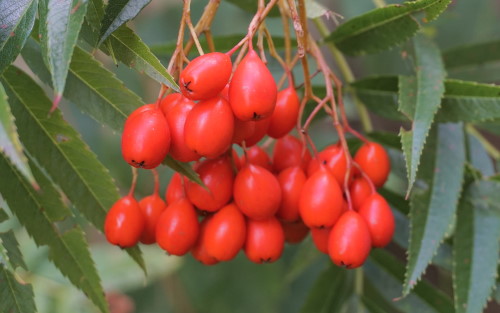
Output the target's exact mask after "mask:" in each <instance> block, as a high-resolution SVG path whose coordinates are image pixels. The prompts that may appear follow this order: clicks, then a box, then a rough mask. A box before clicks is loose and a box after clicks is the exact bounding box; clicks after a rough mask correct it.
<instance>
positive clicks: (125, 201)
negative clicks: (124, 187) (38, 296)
mask: <svg viewBox="0 0 500 313" xmlns="http://www.w3.org/2000/svg"><path fill="white" fill-rule="evenodd" d="M144 224H145V221H144V216H143V215H142V212H141V208H140V207H139V203H138V202H137V201H136V200H135V199H134V197H132V196H131V195H128V196H125V197H123V198H121V199H120V200H118V201H116V202H115V204H113V206H112V207H111V209H110V210H109V212H108V213H107V215H106V219H105V221H104V234H105V235H106V239H107V240H108V242H109V243H111V244H114V245H117V246H120V247H122V248H128V247H132V246H134V245H135V244H137V242H139V238H140V237H141V234H142V230H143V229H144Z"/></svg>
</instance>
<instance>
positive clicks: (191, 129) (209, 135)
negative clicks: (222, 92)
mask: <svg viewBox="0 0 500 313" xmlns="http://www.w3.org/2000/svg"><path fill="white" fill-rule="evenodd" d="M233 131H234V116H233V112H232V111H231V107H230V106H229V103H228V102H227V101H226V100H224V99H223V98H221V97H216V98H211V99H208V100H203V101H200V102H199V103H198V104H197V105H196V106H195V107H194V108H193V109H192V110H191V112H189V114H188V115H187V117H186V123H185V125H184V139H185V142H186V146H188V147H189V148H190V149H191V150H193V151H194V152H196V153H197V154H199V155H202V156H205V157H209V158H215V157H218V156H219V155H221V154H222V153H224V152H225V151H226V150H227V149H228V148H229V146H230V145H231V140H232V137H233Z"/></svg>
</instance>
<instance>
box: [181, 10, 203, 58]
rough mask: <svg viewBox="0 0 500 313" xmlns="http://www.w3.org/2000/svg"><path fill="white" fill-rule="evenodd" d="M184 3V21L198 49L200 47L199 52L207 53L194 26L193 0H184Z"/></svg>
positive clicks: (201, 53)
mask: <svg viewBox="0 0 500 313" xmlns="http://www.w3.org/2000/svg"><path fill="white" fill-rule="evenodd" d="M184 3H185V4H186V5H185V7H184V12H183V15H185V17H184V21H185V22H186V25H187V27H188V29H189V32H190V34H191V39H192V40H193V41H194V44H195V45H196V49H198V54H199V55H204V54H205V53H204V52H203V48H202V47H201V44H200V41H199V40H198V34H197V33H196V30H195V29H194V27H193V23H192V22H191V0H184Z"/></svg>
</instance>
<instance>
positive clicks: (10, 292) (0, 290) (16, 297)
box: [0, 263, 37, 313]
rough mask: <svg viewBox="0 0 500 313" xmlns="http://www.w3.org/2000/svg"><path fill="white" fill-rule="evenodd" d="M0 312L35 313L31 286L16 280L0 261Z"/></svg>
mask: <svg viewBox="0 0 500 313" xmlns="http://www.w3.org/2000/svg"><path fill="white" fill-rule="evenodd" d="M0 282H2V283H1V284H0V312H9V313H11V312H12V313H35V312H37V310H36V306H35V300H34V298H35V295H34V293H33V287H32V286H31V285H29V284H26V283H20V282H19V281H17V280H16V278H15V277H14V275H13V274H12V272H10V271H9V270H8V269H6V268H5V266H4V265H3V264H2V263H0Z"/></svg>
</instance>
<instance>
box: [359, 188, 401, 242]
mask: <svg viewBox="0 0 500 313" xmlns="http://www.w3.org/2000/svg"><path fill="white" fill-rule="evenodd" d="M359 215H361V217H363V219H364V220H365V221H366V223H367V225H368V229H369V230H370V234H371V238H372V245H373V246H374V247H377V248H382V247H385V246H386V245H387V244H388V243H389V242H390V241H391V239H392V235H393V234H394V228H395V222H394V215H393V214H392V211H391V207H390V206H389V204H388V203H387V201H386V200H385V199H384V197H382V196H381V195H380V194H378V193H374V194H372V195H371V196H369V197H368V198H367V199H366V200H365V202H363V204H362V205H361V208H360V209H359Z"/></svg>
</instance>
